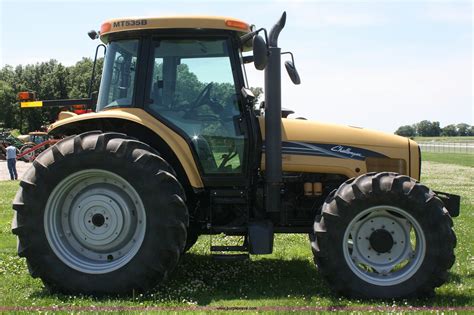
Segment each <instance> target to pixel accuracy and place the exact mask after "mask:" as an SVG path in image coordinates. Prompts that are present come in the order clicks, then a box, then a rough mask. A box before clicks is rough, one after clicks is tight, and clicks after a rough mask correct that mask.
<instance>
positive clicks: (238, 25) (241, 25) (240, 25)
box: [225, 20, 249, 31]
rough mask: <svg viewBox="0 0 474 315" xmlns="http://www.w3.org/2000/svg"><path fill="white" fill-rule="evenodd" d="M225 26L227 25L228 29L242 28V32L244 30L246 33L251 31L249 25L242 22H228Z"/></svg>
mask: <svg viewBox="0 0 474 315" xmlns="http://www.w3.org/2000/svg"><path fill="white" fill-rule="evenodd" d="M225 25H227V26H228V27H235V28H240V29H241V30H244V31H248V30H249V25H248V24H247V23H245V22H242V21H236V20H226V21H225Z"/></svg>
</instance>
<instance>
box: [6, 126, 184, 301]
mask: <svg viewBox="0 0 474 315" xmlns="http://www.w3.org/2000/svg"><path fill="white" fill-rule="evenodd" d="M173 174H174V172H173V170H172V169H171V167H170V166H169V165H168V163H166V161H164V160H163V159H162V158H161V157H159V156H158V155H157V154H155V153H154V151H153V149H151V148H150V147H149V146H148V145H146V144H144V143H141V142H139V141H136V140H134V139H131V138H128V137H126V136H125V135H122V134H117V133H100V132H88V133H84V134H81V135H78V136H74V137H70V138H67V139H65V140H62V141H60V142H59V143H57V144H56V145H55V146H53V147H51V148H50V149H48V150H46V151H45V152H43V153H42V154H40V155H39V156H38V157H37V159H36V160H35V161H34V162H33V166H32V167H31V168H30V169H29V170H28V171H27V173H26V174H25V176H24V177H23V180H22V181H21V183H20V189H19V191H18V192H17V195H16V197H15V200H14V202H13V208H14V210H16V213H15V217H14V222H13V229H12V231H13V233H14V234H16V235H17V236H18V239H19V245H18V254H19V255H20V256H22V257H26V260H27V264H28V268H29V271H30V274H31V275H32V276H34V277H40V278H41V279H42V280H43V282H44V284H45V285H46V286H47V287H48V288H50V289H52V290H54V291H60V292H63V293H69V294H71V293H72V294H76V293H83V294H96V295H101V294H115V293H121V294H122V293H123V294H127V293H131V292H132V291H133V290H136V291H146V290H148V289H151V288H153V287H154V286H156V285H157V284H158V283H160V282H161V281H163V280H165V279H166V277H167V275H168V274H169V273H170V272H171V271H172V270H173V269H174V267H175V266H176V264H177V262H178V259H179V256H180V254H181V252H182V250H183V249H184V246H185V243H186V228H187V225H188V212H187V208H186V205H185V202H184V200H185V196H184V191H183V189H182V187H181V185H180V184H179V182H178V181H177V180H176V178H175V176H174V175H173Z"/></svg>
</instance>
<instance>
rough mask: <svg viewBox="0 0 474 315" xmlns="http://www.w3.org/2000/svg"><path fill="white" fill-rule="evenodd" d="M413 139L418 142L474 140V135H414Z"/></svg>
mask: <svg viewBox="0 0 474 315" xmlns="http://www.w3.org/2000/svg"><path fill="white" fill-rule="evenodd" d="M413 140H415V141H416V142H427V141H436V142H471V141H474V137H472V136H466V137H414V138H413Z"/></svg>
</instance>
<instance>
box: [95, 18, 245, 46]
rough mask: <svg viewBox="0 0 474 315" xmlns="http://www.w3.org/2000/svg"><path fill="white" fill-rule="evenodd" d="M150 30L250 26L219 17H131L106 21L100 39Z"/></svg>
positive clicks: (239, 30)
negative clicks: (123, 33)
mask: <svg viewBox="0 0 474 315" xmlns="http://www.w3.org/2000/svg"><path fill="white" fill-rule="evenodd" d="M150 29H220V30H230V31H236V32H238V33H241V34H240V35H243V34H245V33H248V32H250V31H251V30H250V25H249V24H248V23H246V22H244V21H242V20H239V19H234V18H230V17H219V16H170V17H130V18H119V19H111V20H107V21H105V22H104V23H103V24H102V26H101V28H100V39H101V40H102V41H103V42H104V43H107V42H108V35H109V34H112V33H118V32H126V31H137V30H150Z"/></svg>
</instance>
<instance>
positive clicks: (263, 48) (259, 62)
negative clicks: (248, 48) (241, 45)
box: [252, 35, 268, 70]
mask: <svg viewBox="0 0 474 315" xmlns="http://www.w3.org/2000/svg"><path fill="white" fill-rule="evenodd" d="M252 45H253V64H254V66H255V68H256V69H257V70H263V69H265V67H266V66H267V62H268V50H267V44H266V43H265V40H264V39H263V38H262V37H261V36H260V35H255V36H254V38H253V42H252Z"/></svg>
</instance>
